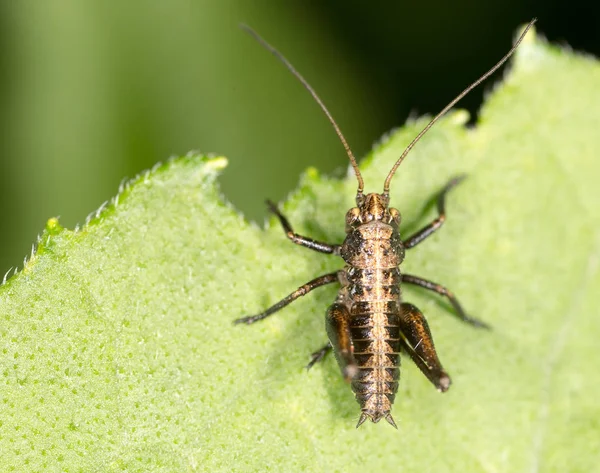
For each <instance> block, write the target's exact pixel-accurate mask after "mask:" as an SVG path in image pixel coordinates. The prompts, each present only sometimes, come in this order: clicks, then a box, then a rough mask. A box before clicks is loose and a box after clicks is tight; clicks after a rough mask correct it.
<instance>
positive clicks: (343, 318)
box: [325, 302, 358, 382]
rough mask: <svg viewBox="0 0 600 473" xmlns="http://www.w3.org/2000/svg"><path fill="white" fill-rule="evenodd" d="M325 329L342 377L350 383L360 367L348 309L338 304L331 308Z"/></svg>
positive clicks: (326, 318)
mask: <svg viewBox="0 0 600 473" xmlns="http://www.w3.org/2000/svg"><path fill="white" fill-rule="evenodd" d="M325 327H326V329H327V336H328V337H329V341H330V342H331V346H332V347H333V352H334V353H335V357H336V359H337V362H338V365H339V366H340V369H341V370H342V375H343V376H344V379H345V380H346V381H348V382H350V381H352V379H353V378H354V376H355V375H356V373H357V372H358V366H357V365H356V360H355V359H354V355H353V354H352V339H351V336H350V312H349V311H348V308H347V307H346V306H345V305H343V304H339V303H337V302H336V303H335V304H333V305H332V306H330V307H329V309H327V316H326V317H325Z"/></svg>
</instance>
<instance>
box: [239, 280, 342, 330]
mask: <svg viewBox="0 0 600 473" xmlns="http://www.w3.org/2000/svg"><path fill="white" fill-rule="evenodd" d="M337 281H338V273H337V272H335V273H329V274H325V275H324V276H319V277H318V278H315V279H313V280H312V281H309V282H307V283H306V284H303V285H302V286H300V287H299V288H298V289H296V290H295V291H294V292H292V293H291V294H290V295H289V296H287V297H284V298H283V299H281V300H280V301H279V302H278V303H277V304H274V305H272V306H271V307H269V308H268V309H267V310H265V311H264V312H261V313H260V314H256V315H250V316H248V317H242V318H241V319H236V320H234V321H233V323H234V324H246V325H250V324H253V323H254V322H258V321H259V320H262V319H265V318H267V317H268V316H269V315H271V314H274V313H275V312H277V311H278V310H280V309H283V308H284V307H285V306H286V305H288V304H289V303H291V302H294V301H295V300H296V299H298V298H299V297H301V296H303V295H305V294H308V293H309V292H310V291H312V290H313V289H316V288H317V287H321V286H324V285H325V284H331V283H333V282H337Z"/></svg>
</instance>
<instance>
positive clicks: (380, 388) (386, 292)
mask: <svg viewBox="0 0 600 473" xmlns="http://www.w3.org/2000/svg"><path fill="white" fill-rule="evenodd" d="M346 274H347V277H348V282H349V284H348V287H347V289H348V296H349V299H350V300H351V305H350V333H351V337H352V343H353V347H354V358H355V359H356V363H357V365H358V373H357V375H356V376H355V377H354V379H353V381H352V390H353V391H354V393H355V395H356V400H357V401H358V403H359V404H360V406H361V409H362V411H363V418H361V420H364V419H365V418H366V417H369V418H371V420H372V421H373V422H378V421H379V420H380V419H381V418H384V417H388V416H389V412H390V409H391V408H392V404H393V403H394V398H395V396H396V392H397V391H398V379H399V378H400V356H399V352H400V326H399V301H400V289H399V288H400V270H399V269H398V268H392V269H358V268H352V267H348V268H347V273H346ZM365 415H366V417H364V416H365ZM390 419H391V417H390Z"/></svg>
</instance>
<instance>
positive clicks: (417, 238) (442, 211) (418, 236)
mask: <svg viewBox="0 0 600 473" xmlns="http://www.w3.org/2000/svg"><path fill="white" fill-rule="evenodd" d="M465 177H466V176H465V175H464V174H463V175H460V176H456V177H455V178H453V179H451V180H450V182H448V184H446V186H445V187H444V188H443V189H442V192H440V195H439V196H438V199H437V209H438V214H439V215H438V218H436V219H435V220H434V221H433V222H431V223H430V224H429V225H427V226H426V227H425V228H422V229H421V230H419V231H418V232H416V233H414V234H413V235H411V236H409V237H408V238H407V239H406V240H405V241H404V242H403V244H404V248H406V249H409V248H413V247H414V246H417V245H418V244H419V243H421V242H422V241H423V240H425V238H427V237H428V236H430V235H431V234H432V233H433V232H435V231H436V230H437V229H438V228H440V227H441V226H442V225H443V224H444V221H445V220H446V206H445V199H446V194H447V193H448V192H449V191H450V190H451V189H452V188H453V187H454V186H456V185H457V184H459V183H460V182H461V181H462V180H463V179H464V178H465Z"/></svg>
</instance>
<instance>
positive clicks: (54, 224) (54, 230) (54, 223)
mask: <svg viewBox="0 0 600 473" xmlns="http://www.w3.org/2000/svg"><path fill="white" fill-rule="evenodd" d="M62 230H63V227H62V226H61V224H60V223H58V217H52V218H49V219H48V221H47V222H46V231H47V232H48V234H50V235H57V234H59V233H60V232H61V231H62Z"/></svg>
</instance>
